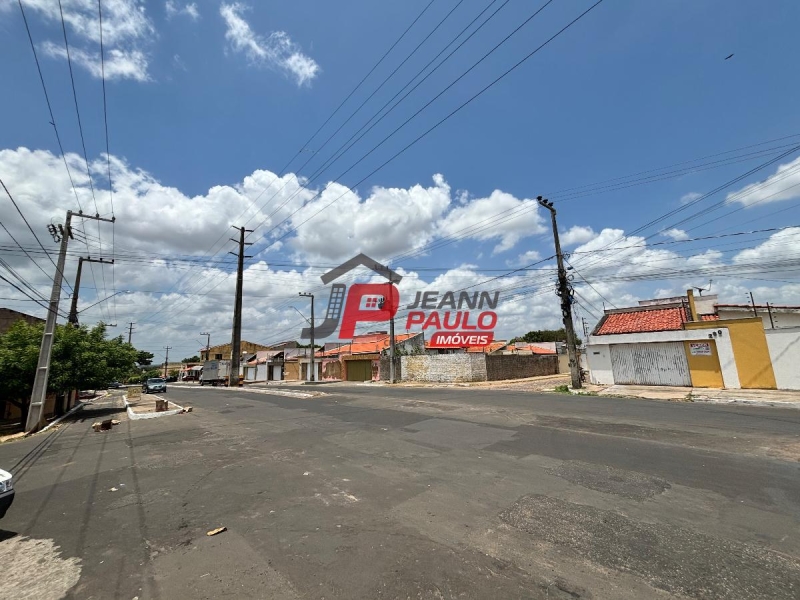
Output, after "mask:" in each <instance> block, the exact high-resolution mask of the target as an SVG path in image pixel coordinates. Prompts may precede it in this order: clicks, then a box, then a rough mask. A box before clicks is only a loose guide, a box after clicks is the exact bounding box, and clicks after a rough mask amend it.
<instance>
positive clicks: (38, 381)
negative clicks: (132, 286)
mask: <svg viewBox="0 0 800 600" xmlns="http://www.w3.org/2000/svg"><path fill="white" fill-rule="evenodd" d="M72 217H78V218H81V219H94V220H95V221H106V222H108V223H113V222H114V221H116V218H115V217H111V218H110V219H104V218H102V217H101V216H100V215H94V216H90V215H84V214H83V213H82V212H77V213H74V212H72V211H71V210H68V211H67V217H66V220H65V222H64V227H63V229H62V230H61V247H60V248H59V251H58V262H57V264H56V272H55V273H54V274H53V289H52V291H51V293H50V307H49V310H48V311H47V320H46V321H45V325H44V334H43V335H42V344H41V346H40V348H39V362H38V364H37V365H36V376H35V378H34V380H33V392H32V393H31V402H30V406H29V407H28V418H27V420H26V421H25V431H26V432H27V433H32V432H34V431H36V430H38V429H39V427H41V424H42V417H43V414H42V413H43V411H44V402H45V398H46V397H47V380H48V378H49V377H50V356H51V355H52V353H53V341H54V338H55V333H56V321H57V319H58V303H59V299H60V297H61V283H62V281H63V279H64V263H65V262H66V260H67V245H68V243H69V239H70V238H71V237H72Z"/></svg>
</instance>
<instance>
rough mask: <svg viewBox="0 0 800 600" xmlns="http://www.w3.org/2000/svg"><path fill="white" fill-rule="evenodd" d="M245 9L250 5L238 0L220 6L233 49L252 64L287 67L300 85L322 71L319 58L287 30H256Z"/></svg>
mask: <svg viewBox="0 0 800 600" xmlns="http://www.w3.org/2000/svg"><path fill="white" fill-rule="evenodd" d="M245 10H247V7H246V6H245V5H243V4H240V3H238V2H234V3H232V4H222V5H221V6H220V9H219V12H220V15H222V18H223V20H224V21H225V25H226V27H227V30H226V31H225V39H226V40H228V44H229V46H230V48H231V50H233V51H234V52H238V53H240V54H243V55H244V56H245V57H247V60H248V61H249V62H250V64H252V65H256V66H267V67H270V68H275V69H280V70H283V71H285V72H286V73H287V74H289V75H290V76H291V77H293V78H294V80H295V82H296V83H297V85H305V84H310V83H311V81H312V80H313V79H314V78H315V77H316V76H317V75H318V74H319V71H320V67H319V65H318V64H317V62H316V61H315V60H314V59H313V58H311V57H309V56H307V55H306V54H304V53H303V52H302V51H301V50H300V48H299V47H298V46H297V44H295V43H294V42H293V41H292V39H291V38H290V37H289V35H288V34H287V33H286V32H284V31H274V32H272V33H270V34H269V35H267V36H262V35H259V34H257V33H256V32H254V31H253V29H252V28H251V27H250V24H249V23H248V22H247V21H246V20H245V19H244V17H243V16H242V15H243V13H244V12H245Z"/></svg>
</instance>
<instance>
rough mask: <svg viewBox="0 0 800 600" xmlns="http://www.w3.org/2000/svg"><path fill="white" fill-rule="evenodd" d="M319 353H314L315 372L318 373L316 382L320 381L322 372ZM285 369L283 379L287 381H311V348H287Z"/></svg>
mask: <svg viewBox="0 0 800 600" xmlns="http://www.w3.org/2000/svg"><path fill="white" fill-rule="evenodd" d="M319 353H320V352H319V350H317V351H316V352H315V353H314V355H315V356H314V370H315V372H316V373H315V376H314V379H315V380H316V381H319V380H320V376H321V372H322V367H321V365H320V359H319ZM283 368H284V373H283V378H284V379H285V380H287V381H310V379H311V348H286V349H285V350H284V351H283ZM301 374H302V376H301Z"/></svg>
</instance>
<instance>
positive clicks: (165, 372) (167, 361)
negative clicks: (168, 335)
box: [164, 346, 172, 379]
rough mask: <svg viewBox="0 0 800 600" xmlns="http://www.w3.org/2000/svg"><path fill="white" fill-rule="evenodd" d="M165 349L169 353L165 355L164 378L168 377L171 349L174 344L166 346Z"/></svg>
mask: <svg viewBox="0 0 800 600" xmlns="http://www.w3.org/2000/svg"><path fill="white" fill-rule="evenodd" d="M164 350H166V351H167V355H166V356H165V357H164V379H166V378H167V366H168V365H169V351H170V350H172V346H164Z"/></svg>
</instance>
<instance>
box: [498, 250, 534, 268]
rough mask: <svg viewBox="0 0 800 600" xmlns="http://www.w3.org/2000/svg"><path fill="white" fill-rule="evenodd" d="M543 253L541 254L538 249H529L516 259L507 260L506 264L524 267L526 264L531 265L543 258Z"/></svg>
mask: <svg viewBox="0 0 800 600" xmlns="http://www.w3.org/2000/svg"><path fill="white" fill-rule="evenodd" d="M541 258H542V255H541V254H539V253H538V252H537V251H536V250H528V251H527V252H523V253H522V254H520V255H519V256H517V258H515V259H514V260H507V261H506V265H508V266H509V267H524V266H526V265H530V264H533V263H535V262H536V261H538V260H541Z"/></svg>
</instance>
